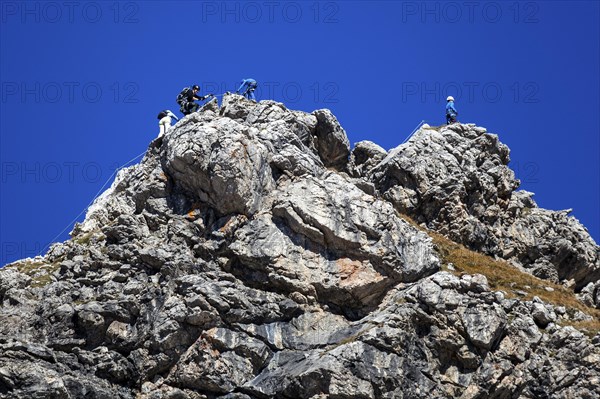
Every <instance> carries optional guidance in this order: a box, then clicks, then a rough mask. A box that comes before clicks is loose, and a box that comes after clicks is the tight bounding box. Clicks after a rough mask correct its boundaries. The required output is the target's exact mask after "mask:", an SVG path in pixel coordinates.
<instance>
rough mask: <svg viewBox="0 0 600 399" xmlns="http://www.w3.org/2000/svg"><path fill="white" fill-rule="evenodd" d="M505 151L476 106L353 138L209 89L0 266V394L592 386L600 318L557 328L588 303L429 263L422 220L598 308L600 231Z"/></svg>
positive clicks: (576, 390) (195, 394) (579, 393)
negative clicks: (386, 143) (515, 289)
mask: <svg viewBox="0 0 600 399" xmlns="http://www.w3.org/2000/svg"><path fill="white" fill-rule="evenodd" d="M509 160H510V159H509V150H508V148H507V147H506V146H505V145H504V144H502V143H500V141H499V140H498V137H497V136H496V135H493V134H489V133H487V132H486V130H485V129H484V128H481V127H477V126H475V125H470V124H454V125H450V126H447V127H441V128H432V127H430V126H427V125H425V126H423V127H422V128H421V129H420V130H419V131H418V132H416V133H415V135H414V136H413V137H412V138H411V139H410V140H409V141H408V142H407V143H405V144H403V145H401V146H399V147H397V148H395V149H393V150H391V151H389V152H387V151H385V150H383V149H382V148H381V147H379V146H377V145H376V144H374V143H370V142H360V143H357V145H356V146H355V147H354V149H352V150H351V149H350V144H349V141H348V138H347V136H346V133H345V131H344V129H343V128H342V127H341V126H340V124H339V122H338V121H337V119H336V118H335V117H334V116H333V115H332V114H331V112H330V111H328V110H317V111H314V112H312V113H305V112H301V111H293V110H289V109H287V108H286V107H285V106H284V105H283V104H280V103H276V102H273V101H261V102H259V103H255V102H253V101H249V100H246V99H244V98H243V97H240V96H237V95H227V96H225V97H224V98H223V102H222V104H221V106H219V105H218V104H217V102H216V101H212V102H210V103H208V104H206V105H205V106H204V107H203V108H202V109H201V110H200V111H199V112H196V113H194V114H191V115H189V116H187V117H185V118H183V119H182V120H181V121H179V122H178V123H177V124H176V125H175V126H174V127H173V128H172V129H171V130H170V131H169V132H168V133H167V134H166V135H165V136H164V137H163V138H159V139H156V140H154V141H153V142H152V143H151V144H150V147H149V149H148V152H147V154H146V156H145V157H144V159H143V160H142V162H141V163H140V164H138V165H135V166H132V167H130V168H127V169H125V170H123V171H121V172H120V173H119V175H118V176H117V179H116V181H115V183H114V184H113V185H112V187H111V188H110V189H109V190H108V191H107V192H105V193H104V194H103V195H102V196H101V197H100V198H99V199H98V200H97V201H96V202H95V203H94V205H93V206H92V207H91V208H90V209H89V211H88V214H87V216H86V219H85V221H84V222H83V223H82V224H80V225H77V226H76V228H75V229H74V231H73V232H72V239H71V240H69V241H67V242H65V243H61V244H56V245H54V246H53V247H52V248H51V250H50V251H49V252H48V254H46V255H45V256H44V257H43V258H38V259H29V260H23V261H20V262H16V263H15V264H12V265H8V266H7V267H5V268H4V269H2V270H0V303H1V304H2V307H1V308H0V320H1V321H2V322H1V323H0V396H1V397H6V398H20V397H31V398H36V397H37V398H49V397H51V398H69V397H77V398H79V397H88V398H116V397H118V398H144V399H149V398H193V399H196V398H240V399H242V398H244V399H248V398H315V399H316V398H431V397H440V398H442V397H461V398H538V397H549V398H571V397H581V398H598V397H600V393H599V392H598V386H600V335H599V334H598V333H597V331H594V332H590V331H588V332H587V335H586V334H584V333H583V332H581V331H578V330H577V329H575V328H574V327H572V326H568V325H565V323H568V322H569V321H573V320H589V321H592V322H593V321H594V319H595V318H596V317H597V316H596V314H593V315H590V314H585V312H582V311H579V310H578V311H575V310H573V309H567V308H566V307H564V306H557V305H552V304H549V303H546V302H544V301H542V300H541V299H540V298H537V297H535V298H532V299H530V300H526V299H519V298H518V297H515V296H514V293H511V292H502V291H495V290H493V289H492V288H491V287H490V283H489V282H488V280H487V279H486V277H485V276H484V275H481V274H465V273H462V274H461V273H456V274H453V273H450V272H448V271H444V270H441V268H442V267H444V269H447V268H448V265H444V261H443V259H442V258H441V256H440V253H439V248H437V249H436V246H435V245H434V243H433V241H432V239H431V238H430V237H429V235H428V234H427V232H426V229H429V230H431V231H437V232H439V233H441V234H443V235H445V236H446V237H448V238H450V239H452V240H454V241H455V242H458V243H462V244H464V245H465V246H467V247H469V248H471V249H473V250H477V251H479V252H482V253H485V254H488V255H490V256H494V257H496V258H499V259H505V260H507V261H508V262H510V263H512V264H513V265H514V266H515V268H516V269H519V270H522V271H527V272H529V273H531V274H533V275H535V276H537V277H540V278H543V279H547V280H548V281H552V282H555V283H562V284H563V285H565V286H568V287H570V289H571V290H573V291H574V292H575V293H577V295H578V296H579V298H580V300H581V301H582V303H584V304H586V305H588V306H590V307H595V308H600V283H599V280H600V260H599V259H600V256H599V253H600V251H599V247H598V246H597V245H596V243H595V242H594V241H593V239H591V237H590V236H589V234H588V233H587V231H586V230H585V228H584V227H583V226H581V225H580V224H579V222H578V221H577V220H576V219H574V218H573V217H570V216H568V212H564V211H563V212H553V211H548V210H544V209H540V208H538V207H537V205H536V204H535V202H534V201H533V199H532V198H531V197H532V194H531V193H527V192H523V191H515V190H516V189H517V188H518V185H519V182H518V180H517V179H516V178H515V176H514V173H513V172H512V171H511V170H510V168H509V167H508V164H509ZM402 214H405V215H408V216H410V217H411V218H412V219H413V220H415V221H416V222H417V223H418V224H420V225H421V227H416V226H414V225H413V224H411V223H409V222H408V221H407V220H405V218H404V217H402ZM457 266H459V265H457ZM516 269H515V270H516ZM450 270H452V269H450ZM588 313H589V312H588ZM596 321H597V320H596Z"/></svg>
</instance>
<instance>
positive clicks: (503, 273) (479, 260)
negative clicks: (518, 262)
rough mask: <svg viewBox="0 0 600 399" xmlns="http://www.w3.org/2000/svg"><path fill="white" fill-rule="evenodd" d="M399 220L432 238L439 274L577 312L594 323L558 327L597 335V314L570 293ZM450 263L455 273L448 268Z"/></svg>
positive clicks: (599, 327)
mask: <svg viewBox="0 0 600 399" xmlns="http://www.w3.org/2000/svg"><path fill="white" fill-rule="evenodd" d="M399 216H400V217H401V218H402V219H404V220H406V221H407V222H408V223H410V224H411V225H413V226H415V227H417V228H418V229H419V230H421V231H423V232H425V233H427V234H428V235H429V236H430V237H431V238H432V240H433V244H434V245H435V247H436V249H437V251H438V254H439V256H440V258H441V260H442V270H445V271H448V272H450V273H453V274H455V275H457V276H460V275H462V274H476V273H478V274H482V275H484V276H485V277H486V278H487V280H488V284H489V286H490V289H492V290H494V291H503V292H505V293H506V296H507V297H508V298H520V299H523V300H531V299H533V297H534V296H537V297H539V298H540V299H541V300H542V301H544V302H547V303H550V304H552V305H554V306H564V307H565V308H566V309H567V311H573V310H579V311H581V312H583V313H585V314H588V315H590V316H592V317H593V318H594V319H593V320H589V321H567V320H561V321H560V322H559V323H560V324H561V325H571V326H573V327H575V328H577V329H580V330H586V331H587V332H588V333H590V334H592V335H593V334H596V333H598V332H600V310H598V309H595V308H591V307H589V306H586V305H584V304H583V303H582V302H581V301H579V300H578V299H577V297H576V296H575V293H574V292H573V291H572V290H570V289H568V288H565V287H564V286H562V285H560V284H555V283H553V282H551V281H549V280H543V279H540V278H537V277H535V276H533V275H531V274H529V273H526V272H523V271H521V270H519V269H517V268H516V267H515V266H513V265H511V264H510V263H508V262H506V261H502V260H495V259H493V258H492V257H490V256H487V255H484V254H481V253H479V252H475V251H472V250H470V249H468V248H466V247H465V246H464V245H462V244H458V243H456V242H454V241H452V240H450V239H448V238H446V237H444V236H443V235H441V234H439V233H436V232H433V231H429V230H426V229H424V228H423V227H421V226H419V225H418V224H417V223H416V222H415V221H414V220H412V219H411V218H410V217H408V216H406V215H403V214H400V215H399ZM450 263H451V264H452V265H453V266H454V269H455V270H451V268H449V267H448V265H449V264H450ZM546 287H549V288H550V289H551V290H548V289H547V288H546Z"/></svg>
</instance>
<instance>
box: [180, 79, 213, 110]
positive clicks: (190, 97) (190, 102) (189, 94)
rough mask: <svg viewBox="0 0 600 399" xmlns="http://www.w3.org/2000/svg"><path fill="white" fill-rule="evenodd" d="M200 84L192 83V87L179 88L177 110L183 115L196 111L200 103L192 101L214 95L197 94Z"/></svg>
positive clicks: (202, 99)
mask: <svg viewBox="0 0 600 399" xmlns="http://www.w3.org/2000/svg"><path fill="white" fill-rule="evenodd" d="M199 91H200V86H198V85H193V86H192V87H186V88H184V89H183V90H181V93H179V94H178V95H177V104H179V106H180V108H179V111H180V112H181V113H182V114H184V115H189V114H191V113H192V112H196V111H198V108H200V104H197V103H195V102H194V101H204V100H206V99H207V98H210V97H214V96H215V95H214V94H212V93H211V94H207V95H206V96H198V92H199Z"/></svg>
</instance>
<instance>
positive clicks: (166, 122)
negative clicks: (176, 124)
mask: <svg viewBox="0 0 600 399" xmlns="http://www.w3.org/2000/svg"><path fill="white" fill-rule="evenodd" d="M171 118H175V120H176V121H178V120H179V119H178V118H177V117H176V116H175V114H173V112H171V110H169V109H165V110H164V111H160V113H159V114H158V127H159V129H160V132H159V133H158V137H162V136H163V135H164V134H165V133H166V132H167V130H168V129H169V127H171Z"/></svg>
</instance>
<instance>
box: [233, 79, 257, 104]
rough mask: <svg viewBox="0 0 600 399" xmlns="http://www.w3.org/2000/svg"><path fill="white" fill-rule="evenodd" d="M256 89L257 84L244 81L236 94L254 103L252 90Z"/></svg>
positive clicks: (252, 81) (247, 80)
mask: <svg viewBox="0 0 600 399" xmlns="http://www.w3.org/2000/svg"><path fill="white" fill-rule="evenodd" d="M257 87H258V83H256V80H254V79H250V78H248V79H244V80H242V83H241V84H240V87H239V88H238V89H237V91H236V93H238V94H241V95H242V96H244V97H246V98H247V99H248V100H254V101H256V97H254V90H256V88H257Z"/></svg>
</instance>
